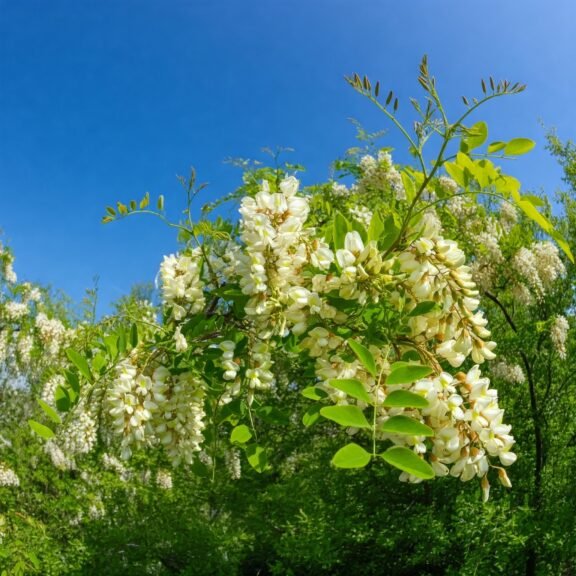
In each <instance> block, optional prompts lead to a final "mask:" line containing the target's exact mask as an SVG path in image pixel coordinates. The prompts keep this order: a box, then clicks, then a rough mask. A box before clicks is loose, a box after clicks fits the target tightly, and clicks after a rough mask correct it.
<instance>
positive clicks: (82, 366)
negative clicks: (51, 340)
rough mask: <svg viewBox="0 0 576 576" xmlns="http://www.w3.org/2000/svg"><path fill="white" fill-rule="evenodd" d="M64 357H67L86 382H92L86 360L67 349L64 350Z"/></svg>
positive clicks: (71, 349)
mask: <svg viewBox="0 0 576 576" xmlns="http://www.w3.org/2000/svg"><path fill="white" fill-rule="evenodd" d="M66 356H68V360H70V362H72V364H74V366H76V368H78V372H80V374H82V376H84V378H86V380H88V382H92V373H91V372H90V366H88V362H87V360H86V358H84V356H82V355H81V354H79V353H78V352H76V350H74V349H73V348H68V350H66Z"/></svg>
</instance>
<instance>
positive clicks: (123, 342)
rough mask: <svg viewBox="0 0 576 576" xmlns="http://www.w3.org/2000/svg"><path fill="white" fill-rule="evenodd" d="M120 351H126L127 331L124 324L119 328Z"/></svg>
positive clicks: (122, 352) (121, 352)
mask: <svg viewBox="0 0 576 576" xmlns="http://www.w3.org/2000/svg"><path fill="white" fill-rule="evenodd" d="M118 352H119V353H120V354H124V352H126V331H125V330H124V328H123V327H122V326H121V327H120V329H119V330H118Z"/></svg>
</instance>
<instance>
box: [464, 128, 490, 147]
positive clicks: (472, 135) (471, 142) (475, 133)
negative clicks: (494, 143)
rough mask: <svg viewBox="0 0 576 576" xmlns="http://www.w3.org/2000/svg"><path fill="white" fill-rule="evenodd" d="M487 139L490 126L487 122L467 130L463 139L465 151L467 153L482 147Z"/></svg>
mask: <svg viewBox="0 0 576 576" xmlns="http://www.w3.org/2000/svg"><path fill="white" fill-rule="evenodd" d="M487 138H488V126H487V125H486V122H477V123H476V124H474V126H472V127H471V128H468V129H467V130H466V135H465V136H464V137H463V138H462V144H463V146H464V150H465V151H466V152H467V151H469V150H474V148H478V147H479V146H482V144H484V142H486V139H487Z"/></svg>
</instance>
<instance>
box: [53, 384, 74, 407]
mask: <svg viewBox="0 0 576 576" xmlns="http://www.w3.org/2000/svg"><path fill="white" fill-rule="evenodd" d="M54 401H55V402H56V408H58V410H60V412H68V410H70V406H71V404H72V402H71V400H70V395H69V394H68V391H67V390H66V388H63V387H62V386H57V387H56V392H55V393H54Z"/></svg>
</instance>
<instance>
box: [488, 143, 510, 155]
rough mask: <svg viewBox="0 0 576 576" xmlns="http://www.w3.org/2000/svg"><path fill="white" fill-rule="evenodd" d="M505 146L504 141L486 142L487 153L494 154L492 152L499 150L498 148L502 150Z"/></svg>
mask: <svg viewBox="0 0 576 576" xmlns="http://www.w3.org/2000/svg"><path fill="white" fill-rule="evenodd" d="M504 148H506V142H499V141H497V142H492V143H491V144H488V154H494V152H500V150H504Z"/></svg>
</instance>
